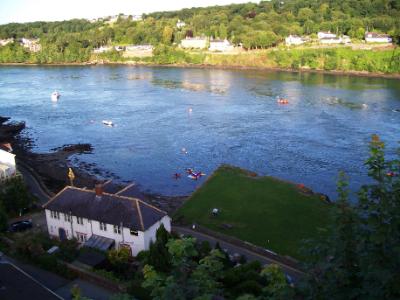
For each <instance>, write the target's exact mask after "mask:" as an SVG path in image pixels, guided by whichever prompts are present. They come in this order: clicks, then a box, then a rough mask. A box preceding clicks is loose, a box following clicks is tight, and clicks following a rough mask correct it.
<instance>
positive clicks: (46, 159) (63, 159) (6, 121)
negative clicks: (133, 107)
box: [0, 116, 187, 213]
mask: <svg viewBox="0 0 400 300" xmlns="http://www.w3.org/2000/svg"><path fill="white" fill-rule="evenodd" d="M24 129H25V123H24V122H10V118H8V117H1V116H0V143H10V144H11V145H12V147H13V153H14V154H16V158H17V164H18V162H19V161H20V162H22V163H23V164H25V165H28V166H29V167H30V168H31V169H32V170H33V171H34V172H35V173H36V175H38V177H39V178H40V180H41V181H42V182H43V183H44V185H45V186H46V187H47V188H48V190H49V191H51V192H53V193H57V192H59V191H60V190H61V189H62V188H64V187H65V186H66V185H69V184H70V182H69V178H68V168H70V167H72V166H73V165H75V164H73V162H72V159H71V156H72V155H79V154H87V153H91V152H92V151H93V147H92V146H91V145H90V144H72V145H63V146H61V147H58V148H55V149H52V152H50V153H34V152H33V151H32V147H33V145H34V143H33V141H32V140H31V139H30V138H29V137H26V136H23V135H22V134H21V132H22V131H23V130H24ZM73 171H74V175H75V179H74V186H77V187H81V188H84V187H86V188H88V189H92V188H94V185H95V183H96V182H99V181H105V180H104V178H107V179H118V178H117V176H115V174H112V173H110V172H107V171H105V170H102V169H101V168H99V167H98V166H96V165H94V164H87V163H83V162H79V164H78V167H73ZM115 185H116V186H120V187H121V188H122V187H123V185H122V184H118V183H117V184H115ZM136 189H137V190H135V196H136V197H138V198H140V199H142V200H144V201H146V202H148V203H149V204H152V205H154V206H156V207H158V208H160V209H162V210H165V211H167V212H168V213H172V212H174V211H175V210H176V209H177V208H178V207H180V206H181V205H182V204H183V202H184V201H185V200H186V199H187V197H185V196H176V197H174V196H163V195H157V194H148V193H143V192H142V191H140V188H139V187H137V188H136Z"/></svg>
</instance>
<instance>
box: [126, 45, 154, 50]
mask: <svg viewBox="0 0 400 300" xmlns="http://www.w3.org/2000/svg"><path fill="white" fill-rule="evenodd" d="M153 48H154V47H153V46H152V45H128V46H126V47H125V50H126V51H153Z"/></svg>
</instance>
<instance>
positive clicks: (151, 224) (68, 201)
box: [43, 184, 171, 256]
mask: <svg viewBox="0 0 400 300" xmlns="http://www.w3.org/2000/svg"><path fill="white" fill-rule="evenodd" d="M43 208H44V209H45V213H46V221H47V228H48V232H49V235H50V236H51V237H55V238H59V239H61V240H63V239H72V238H76V239H77V240H78V241H79V242H80V243H82V244H83V245H84V246H88V247H94V248H98V249H101V250H103V251H105V250H108V249H111V248H116V249H120V248H127V249H129V250H130V252H131V254H132V255H134V256H136V255H137V254H138V253H139V252H140V251H142V250H148V249H149V247H150V243H151V242H154V241H155V239H156V231H157V229H158V228H159V227H160V226H161V224H163V225H164V227H165V229H166V230H167V231H171V218H170V217H169V216H168V215H167V213H166V212H164V211H162V210H160V209H158V208H156V207H154V206H152V205H150V204H147V203H145V202H143V201H141V200H139V199H137V198H132V197H125V196H121V195H119V194H118V193H115V194H110V193H106V192H104V191H103V185H101V184H97V185H96V187H95V190H88V189H81V188H76V187H72V186H67V187H65V188H64V189H63V190H62V191H60V192H59V193H58V194H57V195H55V196H54V197H53V198H52V199H51V200H50V201H49V202H47V203H46V204H45V205H44V206H43Z"/></svg>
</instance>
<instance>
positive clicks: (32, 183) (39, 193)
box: [18, 164, 50, 205]
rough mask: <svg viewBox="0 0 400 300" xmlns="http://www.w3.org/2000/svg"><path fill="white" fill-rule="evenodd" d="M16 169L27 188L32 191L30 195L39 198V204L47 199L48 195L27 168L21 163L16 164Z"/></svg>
mask: <svg viewBox="0 0 400 300" xmlns="http://www.w3.org/2000/svg"><path fill="white" fill-rule="evenodd" d="M18 171H19V172H20V173H21V174H22V176H23V178H24V181H25V183H26V185H27V187H28V190H29V191H30V192H31V193H32V195H34V196H35V197H36V198H38V199H39V204H40V205H42V204H44V203H46V202H47V201H49V199H50V197H49V195H47V194H46V193H45V192H44V191H43V189H42V188H41V186H40V184H39V183H38V181H37V180H36V178H35V177H34V176H33V175H32V174H31V172H30V171H29V170H28V169H26V168H25V167H24V166H23V165H21V164H18Z"/></svg>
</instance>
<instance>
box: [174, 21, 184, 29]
mask: <svg viewBox="0 0 400 300" xmlns="http://www.w3.org/2000/svg"><path fill="white" fill-rule="evenodd" d="M185 26H186V23H185V22H183V21H181V20H178V22H176V27H178V28H182V27H185Z"/></svg>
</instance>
